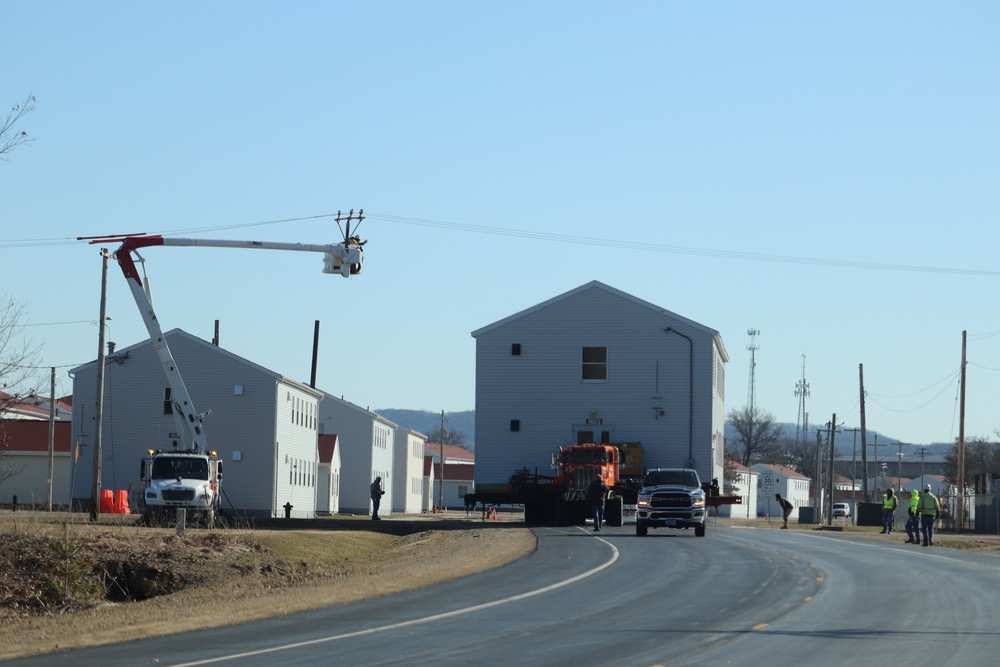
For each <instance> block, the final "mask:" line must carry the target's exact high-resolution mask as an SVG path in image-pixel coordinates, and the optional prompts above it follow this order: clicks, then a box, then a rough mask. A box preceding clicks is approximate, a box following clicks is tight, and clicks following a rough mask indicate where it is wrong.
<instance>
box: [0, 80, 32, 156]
mask: <svg viewBox="0 0 1000 667" xmlns="http://www.w3.org/2000/svg"><path fill="white" fill-rule="evenodd" d="M34 110H35V96H34V95H28V97H26V98H25V100H24V101H23V102H21V103H19V104H15V105H14V106H13V107H11V109H10V111H8V112H7V117H6V118H4V119H3V121H2V122H0V160H6V159H7V154H8V153H10V152H11V151H12V150H14V149H15V148H17V147H18V146H22V145H24V144H30V143H31V142H32V141H34V139H32V138H31V137H29V136H28V133H27V132H25V131H24V130H21V131H18V130H17V129H15V127H14V126H15V125H17V122H18V121H19V120H21V119H22V118H23V117H24V116H25V115H27V114H29V113H31V112H32V111H34Z"/></svg>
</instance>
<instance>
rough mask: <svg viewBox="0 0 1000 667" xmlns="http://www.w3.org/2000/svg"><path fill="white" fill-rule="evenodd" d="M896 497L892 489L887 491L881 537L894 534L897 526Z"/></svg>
mask: <svg viewBox="0 0 1000 667" xmlns="http://www.w3.org/2000/svg"><path fill="white" fill-rule="evenodd" d="M897 504H898V503H897V502H896V496H895V495H893V493H892V489H886V490H885V498H884V499H883V500H882V532H881V533H879V535H883V534H885V535H888V534H889V533H891V532H892V529H893V527H895V524H896V505H897Z"/></svg>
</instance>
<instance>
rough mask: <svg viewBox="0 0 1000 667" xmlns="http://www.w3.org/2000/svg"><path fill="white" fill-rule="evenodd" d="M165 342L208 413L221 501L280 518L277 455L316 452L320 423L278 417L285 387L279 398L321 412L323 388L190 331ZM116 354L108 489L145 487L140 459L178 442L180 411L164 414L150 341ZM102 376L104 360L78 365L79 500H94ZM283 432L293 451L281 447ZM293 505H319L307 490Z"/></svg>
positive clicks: (109, 401) (106, 433)
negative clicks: (289, 395)
mask: <svg viewBox="0 0 1000 667" xmlns="http://www.w3.org/2000/svg"><path fill="white" fill-rule="evenodd" d="M166 339H167V342H168V344H169V345H170V350H171V352H172V354H173V356H174V359H175V361H176V362H177V367H178V368H179V369H180V371H181V374H182V375H183V377H184V383H185V385H186V386H187V389H188V391H189V392H190V394H191V398H192V402H193V403H194V406H195V408H196V409H197V410H198V411H199V412H201V413H207V412H209V411H210V414H208V415H207V416H206V417H205V421H204V428H205V433H206V436H207V440H208V445H209V447H210V448H211V449H213V450H215V451H217V452H218V454H219V456H220V458H221V459H222V460H223V473H224V474H223V489H224V491H225V496H224V498H223V508H225V509H227V510H229V509H231V508H232V507H234V508H235V509H236V510H237V511H239V512H241V513H247V514H250V515H254V516H272V515H273V513H274V512H275V511H276V508H277V507H278V506H279V505H281V504H284V502H286V501H287V500H288V496H282V497H281V498H282V499H281V502H280V503H279V502H277V498H276V497H275V495H274V494H275V491H276V490H277V483H278V479H277V477H276V474H275V472H276V468H275V464H276V462H277V461H278V460H279V458H278V457H279V456H280V455H283V454H284V453H286V452H287V453H289V454H294V456H296V457H297V458H299V459H305V460H309V459H311V460H315V458H316V453H315V451H316V443H315V423H314V424H313V426H312V428H309V427H308V426H304V425H296V426H294V427H292V426H291V425H289V424H287V422H288V419H289V417H288V416H284V415H282V416H279V415H278V410H279V406H280V405H281V404H282V402H283V401H284V398H285V393H283V392H282V393H280V399H281V400H279V387H280V388H281V389H284V388H285V387H286V386H287V387H292V388H294V389H295V391H296V392H297V393H298V395H300V396H308V397H310V398H309V400H310V401H311V402H312V403H313V406H314V407H313V408H312V410H313V414H314V415H315V414H316V412H317V410H316V408H315V403H316V401H318V398H319V394H318V393H317V392H313V391H312V390H309V389H308V388H306V387H304V385H299V384H298V383H294V382H291V381H288V380H285V379H283V378H282V376H280V375H278V374H276V373H273V372H271V371H268V370H267V369H264V368H262V367H260V366H257V365H256V364H253V363H251V362H249V361H247V360H245V359H241V358H240V357H237V356H236V355H233V354H231V353H229V352H226V351H225V350H222V349H221V348H218V347H215V346H212V345H211V344H210V343H208V342H206V341H203V340H200V339H198V338H195V337H194V336H191V335H190V334H187V333H185V332H183V331H179V330H173V331H170V332H168V333H167V334H166ZM115 357H116V358H117V360H118V361H115V360H114V359H112V360H109V362H108V363H107V366H106V369H105V398H104V424H103V436H102V440H103V444H102V484H101V486H102V488H107V489H119V488H132V489H138V488H140V486H141V482H140V481H139V478H138V476H139V462H140V460H141V458H142V457H143V455H144V453H145V452H146V450H148V449H171V448H172V447H173V446H174V443H175V442H177V440H176V438H175V437H173V434H176V433H178V432H179V429H178V427H177V425H176V423H175V422H174V418H173V416H171V415H169V414H168V415H165V414H163V411H164V410H163V406H164V395H165V394H164V390H165V389H166V386H167V383H166V379H165V377H164V373H163V369H162V368H161V366H160V363H159V360H158V359H157V356H156V354H155V352H154V350H153V349H152V347H151V345H150V343H149V342H148V341H146V342H143V343H140V344H137V345H134V346H131V347H129V348H126V349H124V350H119V351H118V353H117V354H116V355H115ZM119 362H120V363H119ZM96 373H97V368H96V363H90V364H87V365H85V366H81V367H79V368H77V369H74V372H73V375H74V382H73V396H74V410H73V438H74V442H76V441H78V442H80V444H81V453H80V458H79V461H78V463H77V465H75V466H74V469H73V472H72V476H71V478H72V479H71V484H72V488H73V497H74V498H78V499H83V500H84V502H89V498H90V489H91V470H92V465H91V462H92V460H93V436H94V416H95V412H96V410H95V406H96V382H97V380H96ZM237 385H239V386H240V390H239V391H238V390H237ZM314 421H315V420H314ZM282 422H284V424H283V423H282ZM310 433H311V435H310ZM279 434H280V435H281V437H282V438H285V439H286V440H287V442H286V443H285V444H286V446H287V449H286V448H285V447H281V448H280V451H276V443H278V442H279V441H278V440H277V438H278V436H279ZM310 438H311V444H309V440H310ZM178 446H184V445H183V444H182V443H179V442H178ZM237 457H238V458H239V460H236V458H237ZM283 460H284V459H283V458H281V461H283ZM278 472H281V470H278ZM286 481H287V479H286ZM230 503H231V505H230ZM292 504H293V505H295V506H296V510H301V511H302V512H306V511H309V512H311V511H312V509H313V507H314V505H313V502H312V501H309V500H308V499H303V500H300V499H299V496H296V497H295V500H294V501H293V502H292Z"/></svg>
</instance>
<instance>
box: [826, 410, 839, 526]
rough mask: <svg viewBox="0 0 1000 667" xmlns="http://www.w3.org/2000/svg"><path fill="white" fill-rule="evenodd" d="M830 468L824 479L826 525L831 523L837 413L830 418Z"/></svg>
mask: <svg viewBox="0 0 1000 667" xmlns="http://www.w3.org/2000/svg"><path fill="white" fill-rule="evenodd" d="M829 432H830V468H829V471H828V472H827V481H826V490H827V498H826V523H827V525H828V526H829V525H832V524H833V452H834V448H833V443H834V439H835V438H836V435H837V413H836V412H834V413H833V418H832V419H831V420H830V431H829Z"/></svg>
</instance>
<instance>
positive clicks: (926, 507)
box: [917, 484, 941, 547]
mask: <svg viewBox="0 0 1000 667" xmlns="http://www.w3.org/2000/svg"><path fill="white" fill-rule="evenodd" d="M917 513H919V514H920V530H921V531H922V532H923V534H924V546H925V547H930V546H934V524H935V523H936V522H937V519H938V515H939V514H940V513H941V502H940V501H939V500H938V499H937V497H936V496H935V495H934V494H933V493H931V485H930V484H928V485H927V486H926V487H925V488H924V492H923V493H921V494H920V500H918V501H917Z"/></svg>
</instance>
